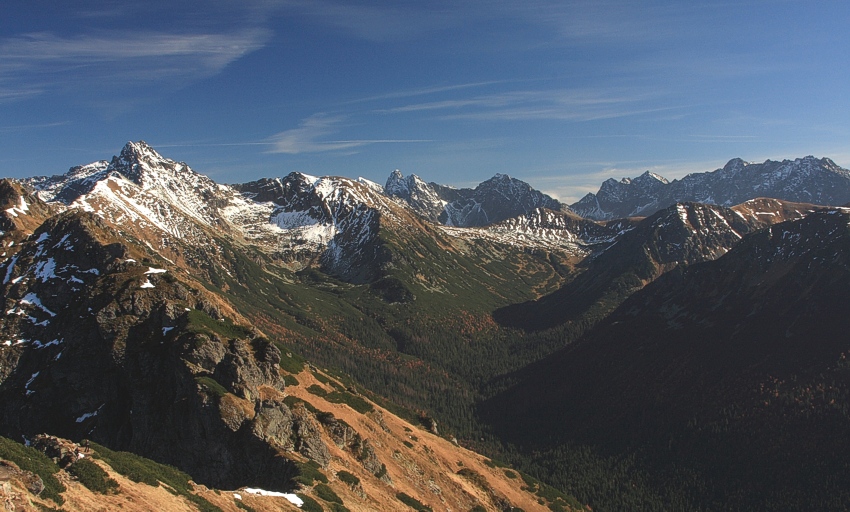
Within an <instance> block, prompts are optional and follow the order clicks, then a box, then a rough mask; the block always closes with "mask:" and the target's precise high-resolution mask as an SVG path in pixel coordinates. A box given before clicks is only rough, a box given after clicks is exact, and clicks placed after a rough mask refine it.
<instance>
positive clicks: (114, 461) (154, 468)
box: [91, 443, 222, 512]
mask: <svg viewBox="0 0 850 512" xmlns="http://www.w3.org/2000/svg"><path fill="white" fill-rule="evenodd" d="M91 447H92V449H93V450H94V456H95V457H99V458H101V459H102V460H104V461H105V462H106V463H107V464H109V465H110V467H112V469H113V470H115V471H116V472H117V473H119V474H121V475H124V476H126V477H127V478H129V479H130V480H132V481H134V482H137V483H144V484H147V485H150V486H152V487H157V486H158V485H159V484H160V482H162V483H163V484H165V485H166V486H168V487H170V488H171V489H173V490H174V493H175V494H177V495H178V496H183V497H184V498H186V499H187V500H189V501H191V502H192V503H194V504H195V505H196V506H197V507H198V510H200V511H201V512H222V510H221V509H220V508H218V507H217V506H215V505H213V504H212V503H210V502H209V501H207V500H206V499H204V498H203V497H201V496H197V495H195V494H193V493H192V489H191V488H190V484H189V480H191V479H192V477H191V476H189V475H188V474H186V473H184V472H182V471H180V470H179V469H177V468H175V467H173V466H169V465H166V464H160V463H158V462H154V461H152V460H150V459H146V458H144V457H142V456H139V455H136V454H135V453H130V452H119V451H113V450H110V449H109V448H107V447H105V446H101V445H99V444H97V443H91Z"/></svg>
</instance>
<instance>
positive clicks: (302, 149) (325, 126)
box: [269, 114, 433, 155]
mask: <svg viewBox="0 0 850 512" xmlns="http://www.w3.org/2000/svg"><path fill="white" fill-rule="evenodd" d="M345 120H346V118H345V117H344V116H332V115H327V114H314V115H312V116H310V117H308V118H307V119H305V120H303V121H302V122H301V125H300V126H299V127H298V128H292V129H291V130H286V131H283V132H280V133H278V134H276V135H273V136H272V137H270V141H271V143H272V149H271V150H269V153H286V154H291V155H295V154H298V153H319V152H325V151H341V150H346V149H352V148H357V147H361V146H367V145H370V144H403V143H417V142H433V141H431V140H424V139H357V140H328V136H329V135H332V134H335V133H338V132H339V131H340V129H341V128H342V126H343V123H344V122H345Z"/></svg>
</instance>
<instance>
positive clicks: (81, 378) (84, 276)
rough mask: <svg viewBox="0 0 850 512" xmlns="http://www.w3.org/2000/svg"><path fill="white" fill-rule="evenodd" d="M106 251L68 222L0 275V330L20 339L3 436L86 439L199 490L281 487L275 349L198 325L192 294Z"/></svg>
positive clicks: (215, 323) (7, 386) (289, 426)
mask: <svg viewBox="0 0 850 512" xmlns="http://www.w3.org/2000/svg"><path fill="white" fill-rule="evenodd" d="M118 240H120V237H119V236H118V235H117V233H114V232H113V231H112V230H110V229H109V228H107V227H106V226H105V225H104V224H103V223H102V221H100V220H99V219H98V218H96V217H94V216H92V215H90V214H84V213H69V214H65V215H63V216H60V217H58V218H56V219H51V220H50V221H48V222H46V223H45V224H44V225H43V226H42V227H41V228H40V229H39V230H38V231H36V233H35V234H34V235H33V237H31V241H29V242H27V243H25V244H24V245H23V247H22V248H21V250H20V252H18V253H17V254H16V256H15V257H13V258H11V259H10V260H9V261H7V262H6V264H5V265H4V266H3V269H2V271H3V272H4V274H3V275H5V276H6V280H5V283H4V284H3V291H4V297H5V298H6V301H7V306H8V308H7V309H8V310H14V311H16V312H18V313H16V314H12V315H7V316H6V317H4V318H3V319H2V320H0V322H2V328H3V329H4V332H11V331H15V332H17V333H19V337H18V338H17V339H16V340H15V342H14V343H11V342H10V343H9V344H8V345H7V346H4V347H3V350H2V351H0V356H1V357H2V361H3V370H4V371H3V373H2V374H0V378H2V381H0V410H2V416H3V418H5V420H4V421H3V425H2V430H3V433H4V434H5V435H6V436H8V437H12V438H17V439H20V437H21V436H22V435H23V436H26V437H33V436H35V435H36V434H39V433H42V432H45V431H47V432H51V433H54V434H57V435H60V436H62V437H68V438H71V439H83V438H89V439H92V440H94V441H96V442H99V443H102V444H105V445H108V446H111V447H113V448H116V449H120V450H128V451H134V452H136V453H141V454H144V455H146V456H148V457H151V458H153V459H155V460H158V461H162V462H167V463H170V464H173V465H177V466H179V467H181V468H183V469H184V470H186V471H188V472H190V473H191V474H192V475H193V476H195V478H197V479H198V480H199V481H200V482H205V483H210V484H214V485H218V486H221V487H230V488H235V487H239V486H240V485H243V484H247V483H252V484H254V485H267V486H271V487H276V488H286V487H287V486H288V485H289V484H288V480H289V478H290V477H291V476H292V475H293V474H294V468H293V466H292V464H291V463H290V462H288V461H287V460H286V459H283V458H281V457H278V456H277V454H278V453H279V452H280V451H281V450H285V449H286V448H287V445H292V444H293V441H292V439H295V440H296V441H297V440H299V439H300V437H299V434H298V432H297V429H295V427H296V426H297V424H298V423H297V421H293V419H292V413H291V412H290V411H289V408H288V407H287V406H286V405H285V404H284V403H283V401H282V399H283V389H284V384H283V380H282V378H281V377H280V375H279V370H278V364H279V360H280V352H279V351H278V349H277V348H276V347H275V346H274V345H272V344H271V343H270V342H268V341H267V340H265V339H264V338H261V337H256V336H255V335H253V334H252V332H251V331H250V330H248V329H244V328H236V327H234V326H232V324H230V323H228V322H225V321H224V320H223V319H214V318H212V317H210V316H209V314H208V312H207V311H209V312H210V313H213V314H215V309H214V308H211V307H210V304H209V303H208V302H207V301H206V300H205V299H204V297H203V296H202V295H203V294H201V293H200V291H199V290H189V289H187V288H186V286H184V285H183V284H181V283H179V282H177V281H175V280H174V279H173V278H170V277H169V274H168V271H167V270H166V269H164V268H159V266H157V267H153V266H151V265H140V264H138V263H136V262H135V260H134V259H133V258H130V257H129V256H130V255H131V252H133V250H132V249H130V248H129V247H127V246H125V245H123V244H122V243H121V242H119V241H118ZM72 248H73V250H71V249H72ZM92 264H94V266H92ZM205 309H206V310H207V311H205Z"/></svg>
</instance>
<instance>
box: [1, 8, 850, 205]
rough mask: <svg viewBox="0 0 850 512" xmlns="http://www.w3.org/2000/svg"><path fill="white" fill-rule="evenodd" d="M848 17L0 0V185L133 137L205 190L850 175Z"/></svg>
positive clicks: (786, 11)
mask: <svg viewBox="0 0 850 512" xmlns="http://www.w3.org/2000/svg"><path fill="white" fill-rule="evenodd" d="M848 20H850V5H848V4H846V3H845V2H839V1H831V0H828V1H823V2H818V3H811V2H808V3H807V2H802V1H796V0H771V1H768V0H754V1H748V2H734V3H726V2H704V3H701V4H699V5H690V4H688V5H684V4H681V3H680V2H673V1H669V0H665V1H661V0H657V1H648V2H640V3H636V2H626V1H616V0H603V1H567V2H558V1H544V0H532V1H529V2H523V3H522V4H521V5H520V4H516V3H514V2H507V1H478V0H471V1H468V2H463V3H462V4H460V5H456V3H454V2H442V1H435V2H426V3H422V2H339V1H329V0H316V1H305V0H279V1H277V0H247V1H244V2H226V1H224V0H212V1H207V2H197V1H193V2H186V3H182V4H181V5H175V4H174V3H173V2H162V1H159V0H156V1H151V2H144V3H142V2H136V3H126V2H119V1H105V0H101V1H90V2H81V3H74V5H73V6H72V5H70V4H60V5H58V6H56V5H54V4H52V3H51V4H46V3H44V2H40V1H36V2H26V3H24V2H7V3H6V4H4V5H3V7H0V34H2V35H0V175H2V176H9V177H23V176H30V175H44V174H58V173H62V172H65V171H66V170H67V169H68V167H70V166H73V165H78V164H85V163H89V162H91V161H94V160H99V159H104V158H109V157H111V156H112V155H114V154H116V153H117V152H118V151H119V150H120V148H121V147H122V146H123V144H124V143H125V142H126V141H128V140H140V139H144V140H146V141H147V142H148V143H150V144H151V145H152V146H153V147H154V148H155V149H157V150H158V151H159V152H161V153H162V154H163V155H164V156H166V157H169V158H172V159H175V160H182V161H185V162H187V163H188V164H189V165H191V166H192V167H193V168H194V169H195V170H197V171H198V172H201V173H204V174H207V175H208V176H210V177H212V178H213V179H215V180H216V181H218V182H224V183H233V182H245V181H249V180H253V179H257V178H260V177H270V176H283V175H286V174H288V173H289V172H291V171H301V172H305V173H309V174H314V175H328V174H331V175H343V176H349V177H357V176H363V177H365V178H368V179H370V180H373V181H376V182H379V183H384V182H385V181H386V178H387V176H388V175H389V173H390V172H391V171H392V170H393V169H396V168H398V169H400V170H401V171H402V172H403V173H404V174H405V175H407V174H411V173H415V174H418V175H420V176H421V177H423V179H425V180H427V181H436V182H440V183H445V184H450V185H454V186H469V185H474V184H476V183H478V182H480V181H483V180H485V179H487V178H489V177H491V176H493V175H494V174H495V173H505V174H510V175H511V176H514V177H516V178H519V179H522V180H524V181H527V182H529V183H530V184H532V185H533V186H534V187H535V188H538V189H540V190H542V191H544V192H546V193H549V194H551V195H553V196H555V197H558V198H559V199H561V200H562V201H565V202H572V201H574V200H576V199H578V198H579V197H581V196H582V195H584V194H585V193H586V192H589V191H596V189H597V188H598V186H599V184H600V183H601V182H602V181H603V180H604V179H607V178H610V177H614V178H617V179H619V178H621V177H623V176H637V175H638V174H640V173H642V172H643V171H645V170H651V171H653V172H656V173H658V174H660V175H662V176H665V177H667V178H668V179H673V178H678V177H681V176H683V175H685V174H687V173H689V172H704V171H711V170H714V169H716V168H718V167H721V166H722V165H723V164H724V163H725V162H726V161H728V160H729V159H731V158H734V157H741V158H743V159H745V160H748V161H763V160H765V159H768V158H769V159H774V160H776V159H782V158H796V157H803V156H806V155H810V154H811V155H815V156H818V157H824V156H825V157H829V158H832V159H833V160H835V161H836V162H837V163H838V164H839V165H842V166H844V167H847V166H848V163H850V151H848V149H847V141H848V140H850V137H848V135H850V134H849V133H848V132H849V131H850V130H848V127H847V122H846V120H847V119H848V118H850V115H849V114H850V100H849V99H848V95H847V94H846V91H847V87H846V84H847V83H848V82H850V80H848V78H850V68H848V67H847V65H846V60H847V55H850V36H848V33H847V30H846V25H847V21H848Z"/></svg>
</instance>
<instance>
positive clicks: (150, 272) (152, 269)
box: [145, 267, 168, 275]
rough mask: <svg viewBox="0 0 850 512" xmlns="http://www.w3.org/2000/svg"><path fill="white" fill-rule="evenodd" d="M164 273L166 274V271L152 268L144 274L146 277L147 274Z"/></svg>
mask: <svg viewBox="0 0 850 512" xmlns="http://www.w3.org/2000/svg"><path fill="white" fill-rule="evenodd" d="M165 272H168V271H167V270H165V269H164V268H153V267H148V271H147V272H145V274H146V275H147V274H162V273H165Z"/></svg>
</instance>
